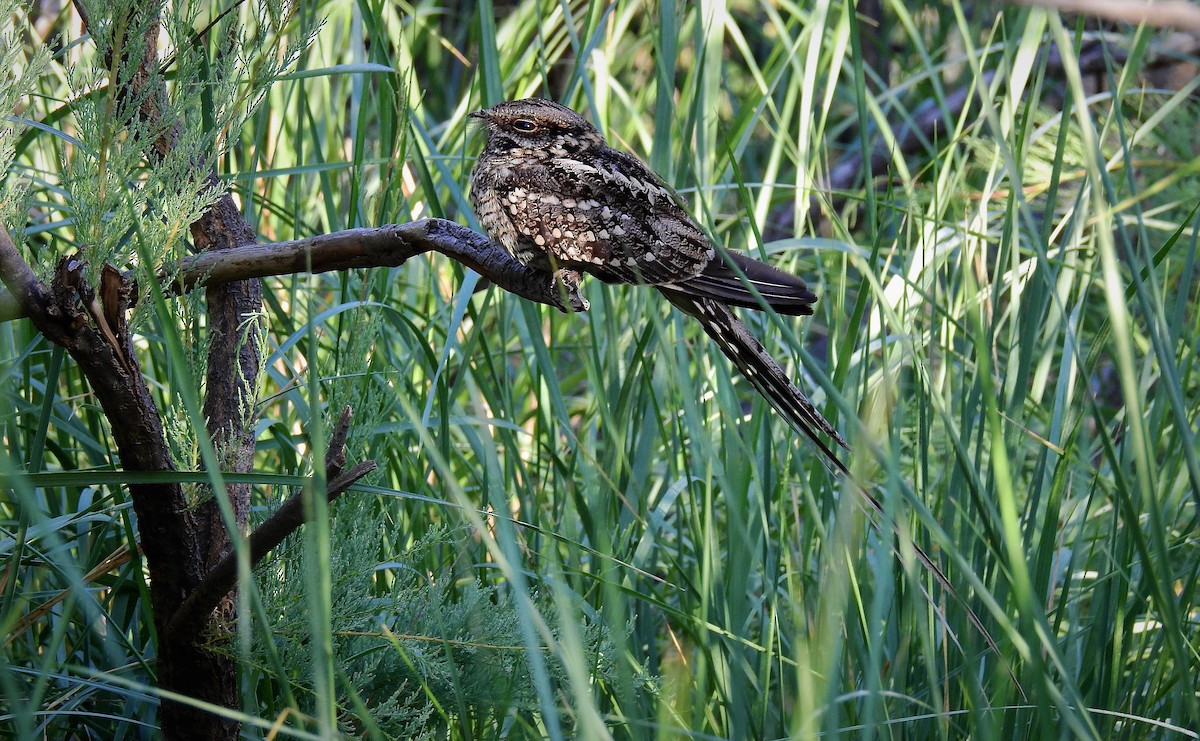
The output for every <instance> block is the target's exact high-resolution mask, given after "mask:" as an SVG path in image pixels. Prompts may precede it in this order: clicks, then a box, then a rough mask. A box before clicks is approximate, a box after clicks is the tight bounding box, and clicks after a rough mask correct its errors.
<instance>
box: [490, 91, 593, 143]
mask: <svg viewBox="0 0 1200 741" xmlns="http://www.w3.org/2000/svg"><path fill="white" fill-rule="evenodd" d="M470 116H471V118H474V119H476V120H478V121H481V122H482V123H483V126H484V130H485V131H486V132H487V138H488V147H490V148H493V149H495V148H499V149H526V150H531V151H535V152H549V151H550V150H552V149H554V150H559V149H561V150H565V151H566V152H578V151H580V150H583V149H587V148H588V147H592V146H596V145H598V144H603V143H604V137H603V136H602V135H601V134H600V131H599V130H598V129H596V127H595V126H593V125H592V124H591V123H589V122H588V120H587V119H586V118H584V117H583V116H581V115H579V114H578V113H576V112H575V111H573V110H571V109H570V108H567V107H566V106H564V105H559V104H558V103H555V102H554V101H552V100H543V99H542V98H526V99H524V100H510V101H506V102H504V103H499V104H497V105H494V106H492V107H491V108H485V109H483V110H479V111H475V112H473V113H471V114H470ZM555 154H558V155H559V156H561V154H563V153H560V152H557V151H556V152H555Z"/></svg>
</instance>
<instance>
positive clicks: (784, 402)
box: [659, 286, 850, 474]
mask: <svg viewBox="0 0 1200 741" xmlns="http://www.w3.org/2000/svg"><path fill="white" fill-rule="evenodd" d="M659 290H660V291H662V293H663V295H665V296H666V297H667V299H668V300H669V301H670V302H671V303H672V304H674V305H675V306H676V307H677V308H678V309H679V310H680V311H682V312H684V313H686V314H688V315H690V316H693V317H695V318H696V319H697V320H698V321H699V322H700V326H702V327H703V328H704V331H705V332H706V333H707V334H708V336H709V337H711V338H712V339H713V341H714V342H716V343H717V347H719V348H721V352H723V353H724V354H725V356H726V357H727V358H729V360H730V361H731V362H732V363H733V364H734V366H735V367H736V368H737V369H738V371H740V372H741V374H742V375H743V376H744V377H745V378H746V380H747V381H749V382H750V385H752V386H754V389H755V390H756V391H758V393H759V394H761V395H762V397H763V398H764V399H766V400H767V401H768V402H770V404H771V406H773V407H775V410H776V411H778V412H779V413H780V414H781V415H783V418H784V419H785V420H787V422H788V424H789V425H791V426H792V428H793V429H794V430H796V431H797V432H799V433H800V434H801V435H803V437H804V440H805V442H807V443H808V444H809V445H810V446H812V447H813V448H814V449H815V450H816V451H817V452H818V453H819V454H820V455H821V457H822V461H823V462H824V463H825V464H826V465H828V466H831V467H832V468H833V469H835V470H837V471H840V472H841V473H843V474H845V473H849V471H848V470H847V469H846V466H845V464H844V463H842V461H841V460H840V459H838V457H837V454H836V453H834V451H833V450H832V449H831V448H830V446H829V444H828V443H826V442H825V438H829V439H832V440H833V441H834V442H835V443H837V445H839V446H841V447H842V448H844V449H846V450H847V451H849V450H850V446H849V445H848V444H847V443H846V440H845V439H844V438H843V437H842V436H841V434H840V433H838V431H837V430H835V429H834V428H833V425H831V424H829V422H828V421H827V420H826V419H825V417H823V416H821V413H820V412H818V411H817V408H816V407H814V406H813V405H812V402H810V401H809V400H808V397H807V396H805V395H804V392H803V391H801V390H800V389H799V388H797V387H796V384H794V383H792V379H791V378H789V377H788V375H787V373H785V372H784V370H783V368H781V367H780V366H779V363H776V362H775V359H774V358H772V357H771V356H770V354H769V353H767V350H766V348H764V347H763V346H762V343H761V342H759V341H758V339H757V338H756V337H755V336H754V335H752V334H751V333H750V330H749V329H747V327H746V325H745V324H742V322H741V321H740V320H739V319H738V318H737V317H736V316H734V315H733V311H732V310H731V309H730V308H729V307H728V306H726V305H725V304H723V303H721V302H720V301H718V300H716V299H713V298H708V297H703V296H693V295H691V294H687V293H683V292H682V291H677V290H673V289H669V288H665V287H662V286H659ZM822 436H824V437H822Z"/></svg>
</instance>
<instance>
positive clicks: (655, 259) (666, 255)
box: [470, 98, 850, 473]
mask: <svg viewBox="0 0 1200 741" xmlns="http://www.w3.org/2000/svg"><path fill="white" fill-rule="evenodd" d="M470 115H471V116H472V117H473V118H476V119H478V120H480V121H481V122H482V123H483V126H484V129H485V131H486V133H487V144H486V145H485V146H484V149H483V152H482V154H480V155H479V160H478V161H477V162H476V164H475V169H474V170H473V171H472V172H471V203H472V205H473V206H474V208H475V213H476V215H477V216H478V217H479V223H480V224H482V225H483V228H484V230H485V231H486V232H487V234H488V236H489V237H490V238H491V239H492V240H493V241H495V242H498V243H500V245H501V246H503V247H504V249H506V250H507V251H508V252H509V253H510V254H512V255H513V256H514V257H515V258H516V259H517V260H519V261H520V262H521V263H523V264H526V265H530V266H533V267H538V268H542V269H544V270H547V271H558V270H574V271H578V272H581V273H588V274H590V275H594V276H596V277H597V278H599V279H601V280H603V281H606V282H609V283H640V284H646V285H650V286H653V287H654V288H656V289H658V291H659V292H660V293H662V294H663V295H664V296H666V298H667V300H669V301H670V302H671V303H672V304H674V305H675V306H676V307H677V308H678V309H680V310H681V311H683V312H684V313H686V314H689V315H691V316H693V317H695V318H696V319H697V320H698V321H699V322H700V324H701V326H702V327H703V328H704V331H705V332H706V333H707V334H708V335H709V336H710V337H711V338H712V339H713V340H714V341H715V342H716V343H717V346H718V347H719V348H720V349H721V351H722V352H723V353H724V354H725V355H726V356H727V357H728V358H729V359H730V360H731V361H732V362H733V364H734V366H736V367H737V369H738V370H739V371H740V372H741V373H742V375H743V376H745V377H746V379H747V380H748V381H749V382H750V383H751V385H753V386H754V388H755V389H756V390H757V391H758V392H759V393H760V394H762V395H763V397H764V398H766V399H767V401H769V402H770V403H771V405H772V406H773V407H775V409H776V410H778V411H779V413H781V414H782V415H783V416H784V417H785V418H786V419H787V421H788V423H789V424H791V426H792V427H793V428H794V429H796V430H797V431H798V432H800V433H801V434H802V435H804V437H805V438H806V441H807V442H809V443H810V444H811V445H813V446H814V447H815V448H816V449H817V450H818V451H820V452H821V453H822V454H823V455H824V456H825V458H826V459H827V461H826V463H827V465H831V466H833V467H835V468H836V469H837V470H839V471H841V472H842V473H846V467H845V465H843V464H842V462H841V461H840V460H839V459H838V457H837V455H835V454H834V452H833V451H832V450H831V449H830V447H829V445H828V444H826V442H825V440H824V438H823V437H822V436H826V437H828V438H830V439H832V440H833V441H834V442H836V443H837V444H838V445H840V446H841V447H843V448H845V449H846V450H849V449H850V448H849V446H848V445H847V444H846V441H845V440H844V439H843V438H842V436H841V435H840V434H838V432H837V430H835V429H833V426H832V425H830V424H829V422H827V421H826V420H825V418H824V417H823V416H821V413H820V412H818V411H817V410H816V408H815V407H813V405H812V404H811V403H810V402H809V400H808V398H807V397H806V396H805V395H804V393H803V392H802V391H800V389H798V388H797V387H796V385H795V384H794V383H792V381H791V379H790V378H789V377H788V376H787V374H786V373H785V372H784V371H783V369H782V368H781V367H780V366H779V364H778V363H776V362H775V360H774V359H773V358H772V357H771V356H770V355H769V354H768V353H767V352H766V350H765V348H764V347H763V346H762V344H761V343H760V342H759V341H758V340H757V339H756V338H755V337H754V336H753V335H752V334H751V333H750V331H749V329H748V328H747V327H746V325H744V324H743V323H742V322H741V321H739V320H738V318H737V317H736V316H734V314H733V311H732V310H731V309H730V307H731V306H740V307H745V308H750V309H761V308H762V307H763V306H764V305H766V306H770V307H771V308H773V309H774V310H775V311H778V312H779V313H780V314H788V315H800V314H812V313H813V310H812V306H813V304H814V303H815V302H816V300H817V297H816V296H815V295H813V294H812V293H811V292H810V291H809V290H808V287H807V286H806V285H805V283H804V281H803V280H801V279H800V278H798V277H796V276H794V275H791V274H790V273H785V272H783V271H782V270H778V269H777V268H774V267H772V266H770V265H768V264H766V263H764V262H760V261H758V260H755V259H753V258H750V257H747V256H745V255H741V254H736V253H732V252H726V251H724V250H720V249H717V248H716V247H715V246H714V245H713V243H712V242H711V241H710V240H709V239H708V236H707V235H706V234H705V233H704V231H703V230H702V229H701V228H700V227H699V226H698V225H697V224H696V222H695V221H694V220H693V219H692V218H691V217H690V216H689V215H688V213H687V211H686V210H685V209H684V207H683V204H682V202H681V200H680V198H679V196H678V195H677V194H676V193H675V191H673V190H672V189H671V188H670V187H669V186H668V185H666V184H665V183H664V182H663V181H662V180H661V179H660V178H659V177H657V176H656V175H655V174H654V173H653V172H652V171H651V170H650V169H649V168H648V167H646V165H644V164H642V162H641V161H640V160H638V159H637V158H636V157H633V156H631V155H629V154H626V153H624V152H621V151H619V150H616V149H613V148H612V147H610V146H608V144H607V143H606V142H605V140H604V137H603V135H602V134H601V133H600V131H599V130H598V129H597V128H596V127H595V126H593V125H592V124H590V123H589V122H588V121H587V120H586V119H585V118H583V117H582V116H580V115H579V114H578V113H576V112H575V111H573V110H571V109H570V108H567V107H565V106H562V105H559V104H558V103H555V102H553V101H549V100H542V99H539V98H530V99H527V100H514V101H509V102H506V103H500V104H499V105H496V106H493V107H492V108H488V109H486V110H481V111H475V112H474V113H472V114H470Z"/></svg>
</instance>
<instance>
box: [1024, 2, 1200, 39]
mask: <svg viewBox="0 0 1200 741" xmlns="http://www.w3.org/2000/svg"><path fill="white" fill-rule="evenodd" d="M1009 2H1011V3H1012V4H1014V5H1029V6H1034V7H1041V8H1049V9H1051V10H1057V11H1059V12H1063V13H1082V14H1083V15H1090V16H1094V17H1096V18H1105V19H1107V20H1110V21H1117V22H1120V23H1133V24H1142V23H1145V24H1146V25H1148V26H1155V27H1160V28H1177V29H1180V30H1183V31H1195V32H1200V6H1197V5H1196V4H1195V3H1192V2H1188V1H1187V0H1009Z"/></svg>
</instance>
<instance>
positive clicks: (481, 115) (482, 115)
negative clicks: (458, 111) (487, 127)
mask: <svg viewBox="0 0 1200 741" xmlns="http://www.w3.org/2000/svg"><path fill="white" fill-rule="evenodd" d="M467 118H478V119H479V120H481V121H487V120H488V119H489V118H490V117H489V116H488V112H487V111H486V110H484V109H483V108H480V109H479V110H477V111H471V112H470V113H468V114H467Z"/></svg>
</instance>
